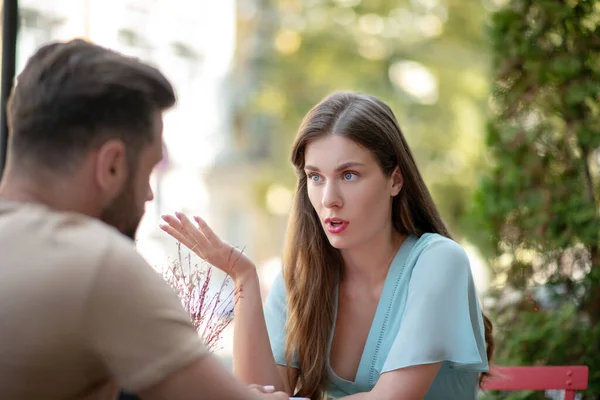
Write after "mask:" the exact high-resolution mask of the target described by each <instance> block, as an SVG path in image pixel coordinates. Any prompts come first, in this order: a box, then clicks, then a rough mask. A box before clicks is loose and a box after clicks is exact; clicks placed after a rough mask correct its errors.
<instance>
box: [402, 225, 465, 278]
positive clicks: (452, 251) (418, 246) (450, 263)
mask: <svg viewBox="0 0 600 400" xmlns="http://www.w3.org/2000/svg"><path fill="white" fill-rule="evenodd" d="M414 250H416V251H413V253H414V254H413V258H414V263H415V264H416V265H415V267H416V266H418V268H419V270H421V271H425V270H428V269H430V268H432V269H435V271H436V272H439V271H440V269H439V266H440V265H444V266H445V267H446V268H444V270H445V271H446V272H448V273H456V272H459V271H461V270H464V269H468V268H470V263H469V257H468V255H467V252H466V251H465V249H464V248H463V247H462V246H461V245H460V244H459V243H457V242H456V241H454V240H452V239H450V238H448V237H446V236H443V235H440V234H437V233H425V234H423V235H421V237H419V239H418V240H417V242H416V243H415V246H414Z"/></svg>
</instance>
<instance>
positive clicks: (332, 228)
mask: <svg viewBox="0 0 600 400" xmlns="http://www.w3.org/2000/svg"><path fill="white" fill-rule="evenodd" d="M349 224H350V222H348V221H345V220H343V219H340V218H327V219H326V220H325V225H326V228H327V231H328V232H329V233H341V232H343V231H344V230H346V228H347V227H348V225H349Z"/></svg>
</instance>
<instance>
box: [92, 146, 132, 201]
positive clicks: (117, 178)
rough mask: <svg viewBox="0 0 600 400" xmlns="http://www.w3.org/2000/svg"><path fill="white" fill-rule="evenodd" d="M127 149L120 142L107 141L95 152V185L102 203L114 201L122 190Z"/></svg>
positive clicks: (125, 172)
mask: <svg viewBox="0 0 600 400" xmlns="http://www.w3.org/2000/svg"><path fill="white" fill-rule="evenodd" d="M127 169H128V166H127V149H126V147H125V143H123V142H122V141H121V140H117V139H114V140H109V141H107V142H106V143H104V144H103V145H102V146H100V148H98V150H97V152H96V183H97V184H98V186H99V187H100V190H101V193H102V194H103V197H104V199H103V200H104V201H110V200H112V199H114V198H115V197H116V196H117V195H118V194H119V193H120V192H121V190H122V188H123V185H124V184H125V181H126V180H127V175H128V173H129V172H128V170H127Z"/></svg>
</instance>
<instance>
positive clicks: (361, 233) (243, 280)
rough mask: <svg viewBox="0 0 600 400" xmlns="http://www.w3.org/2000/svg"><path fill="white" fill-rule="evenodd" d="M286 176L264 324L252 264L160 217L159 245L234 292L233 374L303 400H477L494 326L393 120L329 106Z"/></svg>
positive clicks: (197, 231) (368, 100)
mask: <svg viewBox="0 0 600 400" xmlns="http://www.w3.org/2000/svg"><path fill="white" fill-rule="evenodd" d="M292 163H293V164H294V166H295V167H296V171H297V173H298V186H297V191H296V195H295V200H294V205H293V209H292V211H291V217H290V221H289V226H288V236H287V239H286V245H285V252H284V258H283V265H284V268H283V274H282V276H280V277H278V278H277V279H276V281H275V283H274V285H273V287H272V289H271V291H270V293H269V296H268V298H267V301H266V305H265V309H264V315H263V309H262V305H261V298H260V292H259V283H258V278H257V274H256V270H255V268H254V265H253V264H252V262H251V261H250V260H248V259H247V258H246V257H245V256H244V255H243V254H241V253H239V252H238V251H237V250H235V249H233V248H232V247H231V246H230V245H228V244H226V243H224V242H223V241H221V240H220V239H219V238H218V237H217V236H216V235H215V234H214V233H213V232H212V231H211V230H210V228H209V227H208V226H207V225H206V223H205V222H204V221H203V220H202V219H200V218H198V217H195V221H196V223H197V227H196V226H194V225H193V224H192V223H191V222H190V221H189V220H188V219H187V218H186V217H185V216H184V215H182V214H179V213H178V214H176V217H171V216H165V217H164V220H165V221H166V222H167V224H168V225H163V229H164V230H165V231H166V232H168V233H169V234H171V235H172V236H173V237H174V238H176V239H178V240H180V241H181V242H182V243H183V244H185V245H186V246H188V247H189V248H190V249H192V250H193V251H194V252H196V253H197V254H198V255H199V256H200V257H202V258H204V259H206V260H207V261H208V262H210V263H211V264H213V265H215V266H217V267H219V268H221V269H223V270H224V271H226V272H228V273H229V274H230V275H231V277H232V278H233V280H234V281H235V282H236V285H238V287H241V288H242V290H243V296H242V299H241V300H240V301H239V302H238V304H237V305H236V309H235V319H234V330H235V332H234V369H235V373H236V374H237V375H238V376H240V377H241V378H242V379H243V380H245V381H246V382H248V383H259V384H265V385H266V384H271V385H275V387H276V388H277V389H278V390H285V391H286V392H287V393H289V394H295V395H297V396H305V397H309V398H311V399H321V398H322V397H323V395H327V396H328V397H330V398H344V399H348V400H359V399H377V400H385V399H402V400H412V399H424V398H425V399H428V400H429V399H431V400H437V399H444V400H454V399H457V400H458V399H460V400H466V399H475V397H476V392H477V387H478V380H479V379H480V378H481V376H483V375H485V373H486V372H487V371H488V360H489V359H490V358H491V353H492V350H493V339H492V336H491V323H489V320H487V318H485V317H484V316H483V314H482V313H481V309H480V305H479V301H478V299H477V294H476V292H475V287H474V283H473V277H472V275H471V271H470V266H469V260H468V258H467V256H466V254H465V252H464V250H463V249H462V248H461V247H460V246H459V245H458V244H457V243H455V242H454V241H452V240H451V239H450V236H449V234H448V231H447V229H446V227H445V226H444V223H443V222H442V219H441V217H440V215H439V213H438V211H437V208H436V206H435V204H434V202H433V200H432V198H431V196H430V194H429V191H428V190H427V187H426V186H425V183H424V182H423V179H422V177H421V175H420V173H419V171H418V169H417V167H416V165H415V161H414V159H413V156H412V154H411V152H410V150H409V147H408V145H407V143H406V141H405V139H404V137H403V135H402V133H401V131H400V128H399V126H398V123H397V121H396V118H395V116H394V114H393V112H392V110H391V109H390V108H389V107H388V106H386V105H385V104H384V103H382V102H381V101H380V100H378V99H376V98H374V97H372V96H368V95H364V94H358V93H347V92H343V93H335V94H333V95H331V96H329V97H327V98H325V99H324V100H323V101H322V102H321V103H319V104H318V105H316V106H315V107H314V108H313V109H312V110H311V111H310V112H309V113H308V115H307V116H306V117H305V119H304V121H303V123H302V125H301V127H300V129H299V132H298V135H297V137H296V141H295V144H294V147H293V150H292ZM486 341H487V346H486Z"/></svg>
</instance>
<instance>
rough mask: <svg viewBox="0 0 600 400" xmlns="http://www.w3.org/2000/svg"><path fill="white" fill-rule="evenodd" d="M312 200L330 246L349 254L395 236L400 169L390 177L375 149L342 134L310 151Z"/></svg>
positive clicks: (307, 158)
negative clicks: (394, 205)
mask: <svg viewBox="0 0 600 400" xmlns="http://www.w3.org/2000/svg"><path fill="white" fill-rule="evenodd" d="M304 154H305V156H304V157H305V158H304V161H305V168H304V170H305V173H306V176H307V190H308V197H309V199H310V202H311V203H312V206H313V207H314V209H315V211H316V212H317V215H318V216H319V219H320V221H321V225H322V226H323V229H324V230H325V234H326V235H327V238H328V239H329V242H330V243H331V245H332V246H333V247H335V248H337V249H340V250H341V249H349V248H353V247H357V246H362V245H365V244H369V243H371V242H372V240H374V239H377V238H378V237H381V236H382V235H387V234H390V233H391V230H392V229H393V227H392V217H391V212H392V198H393V196H396V195H397V194H398V193H399V192H400V189H401V187H402V177H401V175H400V173H399V172H398V169H396V171H394V173H393V174H392V175H391V176H389V177H387V176H385V175H384V173H383V171H382V170H381V167H380V166H379V164H378V162H377V159H376V158H375V156H374V154H373V153H371V151H370V150H368V149H366V148H364V147H361V146H360V145H358V144H357V143H356V142H354V141H352V140H350V139H347V138H345V137H342V136H337V135H327V136H324V137H322V138H320V139H317V140H315V141H313V142H310V143H309V144H308V145H307V146H306V150H305V153H304Z"/></svg>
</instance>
